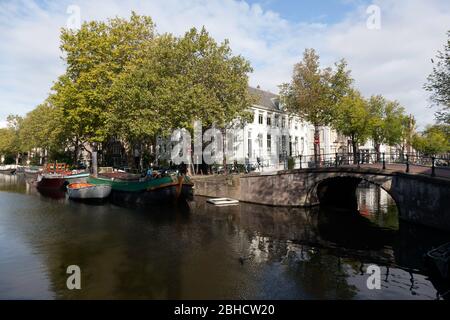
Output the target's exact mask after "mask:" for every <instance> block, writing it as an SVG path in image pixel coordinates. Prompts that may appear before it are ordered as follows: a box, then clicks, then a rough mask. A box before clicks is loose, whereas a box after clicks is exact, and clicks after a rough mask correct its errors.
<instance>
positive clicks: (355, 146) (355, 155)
mask: <svg viewBox="0 0 450 320" xmlns="http://www.w3.org/2000/svg"><path fill="white" fill-rule="evenodd" d="M352 149H353V150H352V151H353V164H358V144H357V143H356V141H355V138H354V137H352Z"/></svg>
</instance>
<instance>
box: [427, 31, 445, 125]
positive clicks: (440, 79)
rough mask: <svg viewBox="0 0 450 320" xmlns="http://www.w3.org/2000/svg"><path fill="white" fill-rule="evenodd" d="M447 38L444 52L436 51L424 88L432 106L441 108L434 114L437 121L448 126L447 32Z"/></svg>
mask: <svg viewBox="0 0 450 320" xmlns="http://www.w3.org/2000/svg"><path fill="white" fill-rule="evenodd" d="M447 36H448V39H447V44H446V45H445V46H444V51H443V52H442V51H438V54H437V56H436V59H437V62H436V63H434V66H433V72H432V73H431V74H430V75H429V76H428V78H427V80H428V82H427V83H426V84H425V86H424V87H425V89H426V90H427V91H430V92H431V93H432V95H431V101H432V102H433V104H434V105H436V106H440V107H442V109H441V110H440V111H438V112H437V113H436V116H437V119H438V120H439V121H440V122H442V123H445V124H450V31H448V32H447Z"/></svg>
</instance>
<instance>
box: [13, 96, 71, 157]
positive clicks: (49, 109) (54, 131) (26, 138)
mask: <svg viewBox="0 0 450 320" xmlns="http://www.w3.org/2000/svg"><path fill="white" fill-rule="evenodd" d="M68 137H70V133H69V132H68V130H67V129H66V127H65V126H64V119H63V117H62V112H61V110H60V109H58V108H55V107H54V106H52V105H50V104H49V103H48V102H46V103H43V104H41V105H39V106H37V107H36V108H35V109H34V110H33V111H31V112H29V113H28V114H27V115H26V117H25V118H24V120H23V122H22V125H21V128H20V131H19V140H20V144H21V146H22V149H23V150H25V151H30V150H32V149H34V148H43V149H47V150H49V151H50V152H53V151H55V152H56V151H59V150H60V149H61V148H64V146H65V145H66V143H65V142H66V141H67V139H68Z"/></svg>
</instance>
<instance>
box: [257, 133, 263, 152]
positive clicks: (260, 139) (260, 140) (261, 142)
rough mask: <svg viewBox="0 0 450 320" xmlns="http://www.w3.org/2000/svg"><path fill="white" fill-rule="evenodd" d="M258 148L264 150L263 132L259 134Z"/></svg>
mask: <svg viewBox="0 0 450 320" xmlns="http://www.w3.org/2000/svg"><path fill="white" fill-rule="evenodd" d="M258 148H259V149H260V150H262V148H263V135H262V133H260V134H258Z"/></svg>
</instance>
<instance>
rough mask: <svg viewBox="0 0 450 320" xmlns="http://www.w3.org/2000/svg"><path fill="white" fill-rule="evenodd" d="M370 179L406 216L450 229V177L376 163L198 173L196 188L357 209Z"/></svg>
mask: <svg viewBox="0 0 450 320" xmlns="http://www.w3.org/2000/svg"><path fill="white" fill-rule="evenodd" d="M362 180H366V181H369V182H371V183H374V184H376V185H378V186H380V187H381V188H383V189H384V190H386V191H387V192H388V193H389V194H390V195H391V196H392V198H393V199H394V200H395V202H396V204H397V207H398V209H399V217H400V218H401V219H404V220H407V221H411V222H415V223H418V224H422V225H427V226H430V227H434V228H439V229H444V230H448V231H450V180H448V179H439V178H431V177H427V176H422V175H412V174H405V173H400V172H385V171H382V170H377V169H372V168H321V169H307V170H292V171H282V172H278V173H275V174H269V175H264V174H250V175H242V176H237V175H230V176H206V177H200V178H194V181H195V193H196V194H197V195H203V196H208V197H230V198H234V199H238V200H240V201H244V202H249V203H257V204H264V205H270V206H288V207H304V206H314V205H318V204H319V203H322V204H327V205H334V206H341V207H344V206H345V207H346V208H350V209H352V208H354V207H355V205H356V196H355V190H356V187H357V185H358V184H359V182H360V181H362Z"/></svg>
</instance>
